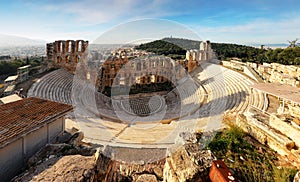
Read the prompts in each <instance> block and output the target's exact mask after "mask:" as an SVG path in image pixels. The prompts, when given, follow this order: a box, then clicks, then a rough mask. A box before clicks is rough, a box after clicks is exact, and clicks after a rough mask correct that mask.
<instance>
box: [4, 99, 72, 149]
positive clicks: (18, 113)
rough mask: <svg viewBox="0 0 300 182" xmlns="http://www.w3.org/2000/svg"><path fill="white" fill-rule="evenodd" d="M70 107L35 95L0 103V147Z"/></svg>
mask: <svg viewBox="0 0 300 182" xmlns="http://www.w3.org/2000/svg"><path fill="white" fill-rule="evenodd" d="M72 109H73V107H72V106H71V105H67V104H62V103H58V102H54V101H49V100H45V99H40V98H35V97H30V98H24V99H22V100H18V101H15V102H11V103H8V104H3V105H0V148H1V147H3V146H5V145H7V144H9V143H11V142H13V141H15V140H17V139H19V138H20V137H22V136H23V135H26V134H27V133H29V132H32V131H34V130H36V129H38V128H40V127H41V126H43V125H45V124H47V123H49V122H51V121H54V120H55V119H57V118H59V117H61V116H63V115H65V114H66V113H68V112H69V111H71V110H72Z"/></svg>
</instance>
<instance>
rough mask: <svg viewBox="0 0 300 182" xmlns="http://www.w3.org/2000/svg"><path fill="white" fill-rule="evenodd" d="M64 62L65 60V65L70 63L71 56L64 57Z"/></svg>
mask: <svg viewBox="0 0 300 182" xmlns="http://www.w3.org/2000/svg"><path fill="white" fill-rule="evenodd" d="M65 60H66V63H69V62H71V56H69V55H68V56H66V57H65Z"/></svg>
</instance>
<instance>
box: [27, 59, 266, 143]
mask: <svg viewBox="0 0 300 182" xmlns="http://www.w3.org/2000/svg"><path fill="white" fill-rule="evenodd" d="M253 84H254V81H252V80H251V79H249V78H248V77H246V76H244V75H242V74H240V73H238V72H235V71H233V70H230V69H227V68H225V67H222V66H220V65H218V64H213V63H208V62H206V63H202V64H201V66H200V67H199V69H196V70H194V71H193V72H192V73H191V75H190V77H189V78H186V79H184V80H181V81H180V83H179V84H178V85H177V86H176V88H175V89H173V90H172V91H170V92H167V93H158V94H152V95H147V96H144V97H119V98H110V97H107V96H105V95H103V94H101V93H99V92H96V89H95V87H94V86H93V85H92V84H89V83H87V82H85V81H82V80H80V79H78V78H76V76H74V75H72V74H70V73H69V72H67V71H65V70H64V69H58V70H55V71H53V72H51V73H49V74H47V75H45V76H44V77H42V78H41V79H40V80H38V81H37V82H36V83H35V84H34V85H33V86H32V87H31V89H30V90H29V92H28V96H35V97H41V98H45V99H49V100H53V101H57V102H62V103H67V104H72V105H73V106H74V115H75V117H74V115H73V119H72V120H73V121H74V123H76V124H77V125H78V127H79V128H80V130H82V131H84V134H85V141H87V142H92V143H95V144H101V145H106V144H109V145H112V146H123V147H139V148H140V147H143V148H167V147H169V146H170V145H174V144H176V143H177V142H178V141H177V136H178V133H180V132H183V131H198V130H202V131H207V130H210V129H217V128H219V127H222V124H221V119H222V116H223V114H224V113H225V112H244V111H246V110H247V109H248V108H249V107H250V104H252V105H254V106H255V107H257V108H261V109H262V107H263V102H261V100H264V95H263V94H262V93H258V92H257V93H254V94H253V95H252V96H251V97H250V95H249V93H250V88H249V86H250V85H253Z"/></svg>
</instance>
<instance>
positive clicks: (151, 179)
mask: <svg viewBox="0 0 300 182" xmlns="http://www.w3.org/2000/svg"><path fill="white" fill-rule="evenodd" d="M145 181H147V182H157V179H156V177H155V175H153V174H142V175H140V176H139V177H138V178H137V180H136V182H145Z"/></svg>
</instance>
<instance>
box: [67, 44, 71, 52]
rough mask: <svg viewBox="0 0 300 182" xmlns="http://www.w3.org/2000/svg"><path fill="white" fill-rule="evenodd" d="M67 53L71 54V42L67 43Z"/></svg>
mask: <svg viewBox="0 0 300 182" xmlns="http://www.w3.org/2000/svg"><path fill="white" fill-rule="evenodd" d="M68 52H72V44H71V42H68Z"/></svg>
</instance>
